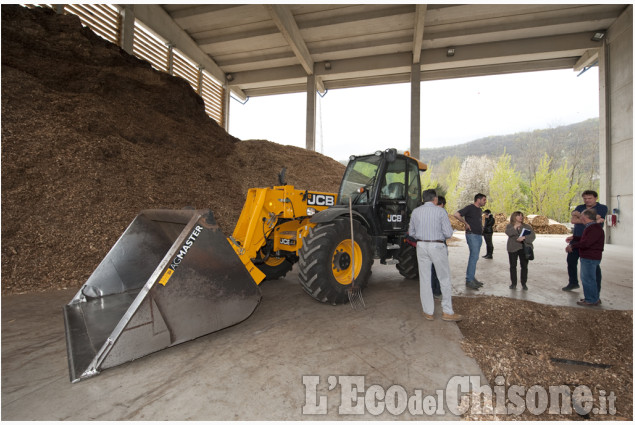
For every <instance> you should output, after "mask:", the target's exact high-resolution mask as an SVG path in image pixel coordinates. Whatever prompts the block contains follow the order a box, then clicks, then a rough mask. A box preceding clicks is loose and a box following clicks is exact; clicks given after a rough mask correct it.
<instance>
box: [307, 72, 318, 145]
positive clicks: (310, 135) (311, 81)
mask: <svg viewBox="0 0 635 425" xmlns="http://www.w3.org/2000/svg"><path fill="white" fill-rule="evenodd" d="M316 93H317V86H316V84H315V74H313V75H309V76H307V78H306V149H307V150H310V151H315V101H316Z"/></svg>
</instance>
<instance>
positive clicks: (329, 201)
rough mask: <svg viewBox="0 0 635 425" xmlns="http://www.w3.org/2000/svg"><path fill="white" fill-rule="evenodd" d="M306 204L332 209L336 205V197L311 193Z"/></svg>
mask: <svg viewBox="0 0 635 425" xmlns="http://www.w3.org/2000/svg"><path fill="white" fill-rule="evenodd" d="M306 203H307V204H308V205H317V206H320V207H323V206H326V207H332V206H333V205H335V197H334V196H333V195H320V194H317V193H309V198H308V199H307V201H306Z"/></svg>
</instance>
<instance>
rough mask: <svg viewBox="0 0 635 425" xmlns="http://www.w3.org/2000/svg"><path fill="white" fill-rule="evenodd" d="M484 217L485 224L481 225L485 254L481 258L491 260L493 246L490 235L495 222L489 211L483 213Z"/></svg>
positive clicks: (492, 232)
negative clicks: (485, 248)
mask: <svg viewBox="0 0 635 425" xmlns="http://www.w3.org/2000/svg"><path fill="white" fill-rule="evenodd" d="M483 214H484V215H485V223H484V224H483V239H485V246H486V247H487V252H486V253H485V255H484V256H483V258H487V259H489V260H491V259H492V258H494V257H492V254H494V244H492V235H493V234H494V224H495V223H496V220H495V219H494V216H493V215H492V212H491V211H490V210H485V211H483Z"/></svg>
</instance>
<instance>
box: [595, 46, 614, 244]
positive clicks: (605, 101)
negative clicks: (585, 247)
mask: <svg viewBox="0 0 635 425" xmlns="http://www.w3.org/2000/svg"><path fill="white" fill-rule="evenodd" d="M598 69H599V72H598V78H599V82H598V87H599V92H600V93H599V95H600V102H599V118H600V122H599V133H600V134H599V135H598V136H599V145H600V199H599V202H600V203H601V204H604V205H607V206H609V207H610V202H609V201H610V199H611V173H609V172H608V165H609V164H610V162H611V143H610V140H611V134H610V133H611V113H610V99H609V97H608V96H609V58H608V48H607V45H606V43H604V42H603V43H602V47H601V48H600V53H599V55H598ZM609 213H610V211H609ZM604 231H605V236H606V242H607V243H611V233H612V231H613V228H611V227H608V226H604Z"/></svg>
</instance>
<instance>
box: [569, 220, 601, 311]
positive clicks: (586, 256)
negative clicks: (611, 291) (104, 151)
mask: <svg viewBox="0 0 635 425" xmlns="http://www.w3.org/2000/svg"><path fill="white" fill-rule="evenodd" d="M580 220H581V221H582V224H584V231H583V232H582V237H581V238H580V239H579V240H577V241H575V240H574V241H572V242H571V244H570V245H568V246H567V249H566V251H567V252H571V251H572V250H573V249H577V250H578V252H579V254H580V280H581V281H582V289H583V291H584V299H581V300H580V301H578V305H582V306H587V307H589V306H594V305H598V304H600V303H601V301H600V295H599V290H598V282H597V269H598V268H599V267H600V261H602V251H604V230H603V229H602V225H601V224H600V223H598V222H597V213H596V212H595V210H594V209H592V208H589V209H586V210H584V211H582V214H581V215H580Z"/></svg>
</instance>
